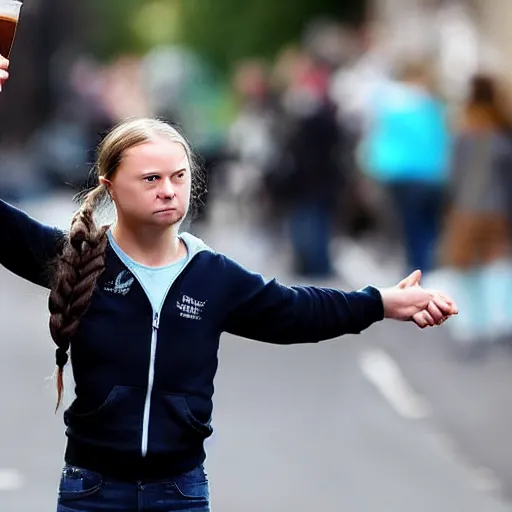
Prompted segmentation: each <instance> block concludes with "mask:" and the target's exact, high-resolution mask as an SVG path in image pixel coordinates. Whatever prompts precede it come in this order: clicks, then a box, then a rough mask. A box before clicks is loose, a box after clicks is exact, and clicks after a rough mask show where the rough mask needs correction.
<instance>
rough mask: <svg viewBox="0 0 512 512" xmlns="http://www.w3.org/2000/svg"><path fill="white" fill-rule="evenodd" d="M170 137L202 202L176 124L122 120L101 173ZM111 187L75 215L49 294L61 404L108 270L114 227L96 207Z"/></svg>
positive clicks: (101, 160) (200, 184) (95, 192)
mask: <svg viewBox="0 0 512 512" xmlns="http://www.w3.org/2000/svg"><path fill="white" fill-rule="evenodd" d="M157 136H159V137H162V136H164V137H168V138H170V139H171V140H173V141H175V142H178V143H180V144H182V145H183V147H184V148H185V151H186V153H187V157H188V159H189V162H190V166H191V168H192V191H191V195H192V201H193V202H194V203H195V204H197V202H198V201H200V200H201V196H202V194H204V193H205V180H204V176H203V175H202V174H201V172H200V169H199V167H197V166H193V163H194V162H193V158H192V153H191V150H190V146H189V144H188V143H187V141H186V140H185V139H184V137H183V136H182V135H181V134H180V133H179V132H178V131H177V130H176V129H175V128H173V127H172V126H171V125H169V124H167V123H165V122H163V121H159V120H156V119H147V118H142V119H129V120H127V121H124V122H122V123H120V124H118V125H117V126H116V127H114V128H113V129H112V131H111V132H110V133H108V134H107V136H106V137H105V138H104V139H103V141H102V143H101V144H100V147H99V151H98V159H97V163H96V177H97V179H98V180H99V178H100V177H104V178H106V179H108V180H111V179H112V178H113V176H114V174H115V172H116V171H117V169H118V167H119V165H120V163H121V161H122V158H123V156H124V153H125V152H126V151H127V150H128V149H130V148H132V147H134V146H137V145H139V144H143V143H146V142H149V141H151V140H153V139H154V138H155V137H157ZM109 201H110V195H109V192H108V190H107V188H106V187H105V186H104V185H102V184H99V185H98V186H96V188H94V189H92V190H91V191H90V192H88V193H87V194H86V195H85V196H84V200H83V202H82V205H81V207H80V208H79V210H78V211H77V212H76V214H75V215H74V217H73V219H72V222H71V228H70V231H69V235H68V237H67V239H66V240H65V242H64V247H63V250H62V253H61V255H60V257H59V259H58V260H57V264H56V269H55V272H54V281H53V286H52V290H51V292H50V296H49V311H50V333H51V336H52V338H53V341H54V342H55V344H56V345H57V349H56V353H55V359H56V364H57V372H56V377H57V379H56V381H57V382H56V383H57V408H56V410H58V408H59V407H60V405H61V403H62V397H63V391H64V382H63V373H64V366H65V365H66V364H67V362H68V359H69V356H68V352H69V348H70V344H71V342H72V340H73V337H74V336H75V334H76V332H77V330H78V327H79V325H80V320H81V318H82V317H83V316H84V315H85V314H86V312H87V310H88V308H89V306H90V303H91V299H92V296H93V293H94V289H95V287H96V283H97V280H98V277H99V276H100V275H101V274H102V272H103V271H104V269H105V251H106V247H107V243H108V242H107V240H108V239H107V235H106V233H107V230H108V228H109V226H102V227H98V226H97V225H96V223H95V220H94V214H95V211H96V210H97V209H98V207H99V206H100V205H101V203H103V202H109Z"/></svg>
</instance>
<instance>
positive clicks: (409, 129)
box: [361, 62, 450, 272]
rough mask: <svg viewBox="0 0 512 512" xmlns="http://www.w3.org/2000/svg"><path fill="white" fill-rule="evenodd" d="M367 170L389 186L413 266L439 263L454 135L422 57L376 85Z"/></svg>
mask: <svg viewBox="0 0 512 512" xmlns="http://www.w3.org/2000/svg"><path fill="white" fill-rule="evenodd" d="M361 149H362V151H361V155H362V165H363V167H364V169H365V170H366V172H367V173H368V174H369V175H370V176H372V177H373V178H374V179H376V180H377V181H378V182H379V183H380V184H382V185H383V186H384V187H385V189H386V190H387V191H388V192H389V196H390V198H391V200H392V204H393V206H394V210H395V212H396V218H397V222H398V224H399V226H400V229H401V231H402V237H403V241H404V245H405V255H406V264H407V268H408V269H414V268H421V269H422V270H423V271H424V272H429V271H432V270H433V269H434V268H435V264H436V261H435V249H436V247H437V245H438V237H439V234H440V231H441V220H442V214H443V207H444V192H445V187H446V184H447V177H448V170H449V157H450V137H449V129H448V125H447V120H446V115H445V106H444V103H443V101H442V100H441V98H440V97H439V96H438V95H437V94H436V93H435V91H434V88H433V87H432V80H431V78H430V72H429V67H428V66H427V65H426V64H424V63H423V62H411V63H409V62H408V63H406V64H405V65H403V66H402V68H401V70H400V71H399V73H398V74H397V77H396V79H395V80H391V81H389V82H388V83H385V84H380V85H379V86H377V87H375V88H374V92H373V99H372V114H371V121H370V126H369V129H368V133H367V134H366V136H365V138H364V140H363V143H362V147H361Z"/></svg>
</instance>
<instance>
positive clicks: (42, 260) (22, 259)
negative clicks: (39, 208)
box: [0, 199, 64, 288]
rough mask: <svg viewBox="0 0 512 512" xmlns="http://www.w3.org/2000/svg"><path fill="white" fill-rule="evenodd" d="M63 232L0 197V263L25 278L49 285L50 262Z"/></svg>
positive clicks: (59, 248)
mask: <svg viewBox="0 0 512 512" xmlns="http://www.w3.org/2000/svg"><path fill="white" fill-rule="evenodd" d="M63 240H64V233H63V232H62V231H61V230H59V229H57V228H52V227H50V226H46V225H44V224H41V223H40V222H38V221H36V220H34V219H33V218H31V217H29V216H28V215H27V214H26V213H25V212H23V211H21V210H19V209H18V208H15V207H14V206H11V205H10V204H8V203H6V202H4V201H2V200H1V199H0V265H2V266H4V267H5V268H7V269H8V270H10V271H11V272H13V273H14V274H16V275H18V276H20V277H22V278H24V279H27V280H28V281H30V282H32V283H34V284H38V285H40V286H44V287H46V288H49V287H50V274H51V269H50V264H51V263H52V261H53V260H54V259H55V258H56V257H57V256H58V254H59V253H60V250H61V247H62V242H63Z"/></svg>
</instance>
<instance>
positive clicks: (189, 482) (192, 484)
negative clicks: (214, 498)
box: [172, 465, 210, 502]
mask: <svg viewBox="0 0 512 512" xmlns="http://www.w3.org/2000/svg"><path fill="white" fill-rule="evenodd" d="M172 485H173V487H174V489H175V490H176V491H177V492H178V494H179V495H180V496H181V497H183V498H186V499H187V500H204V501H205V502H207V501H208V500H209V499H210V486H209V483H208V476H207V475H206V471H205V470H204V467H203V465H200V466H198V467H197V468H195V469H193V470H192V471H188V472H187V473H183V474H182V475H180V476H178V477H176V478H175V479H174V481H173V484H172Z"/></svg>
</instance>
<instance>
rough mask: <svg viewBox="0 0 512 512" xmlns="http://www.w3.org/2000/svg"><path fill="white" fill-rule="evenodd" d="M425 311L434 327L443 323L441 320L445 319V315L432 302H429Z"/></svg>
mask: <svg viewBox="0 0 512 512" xmlns="http://www.w3.org/2000/svg"><path fill="white" fill-rule="evenodd" d="M427 311H428V312H429V314H430V316H431V317H432V319H433V320H434V322H435V325H439V324H440V323H441V322H442V321H443V319H445V318H446V315H447V314H446V313H444V312H443V311H441V309H440V308H439V306H438V305H437V304H436V303H435V302H434V301H430V302H429V304H428V306H427Z"/></svg>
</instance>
